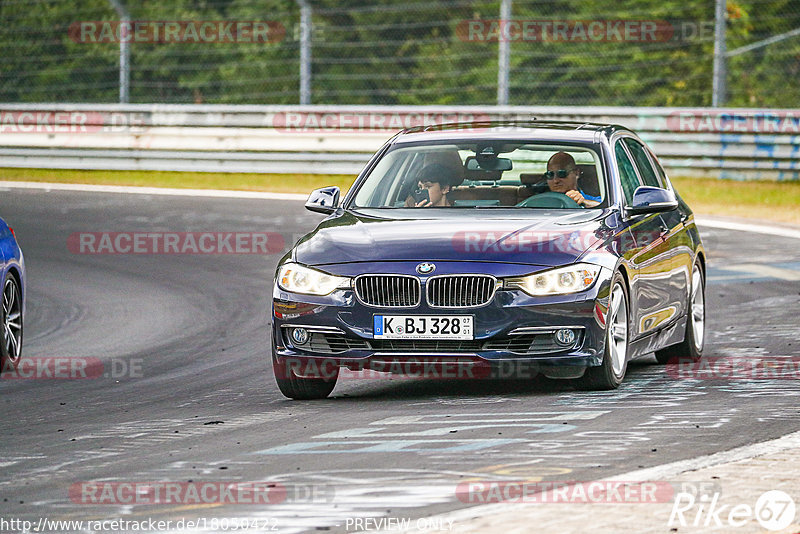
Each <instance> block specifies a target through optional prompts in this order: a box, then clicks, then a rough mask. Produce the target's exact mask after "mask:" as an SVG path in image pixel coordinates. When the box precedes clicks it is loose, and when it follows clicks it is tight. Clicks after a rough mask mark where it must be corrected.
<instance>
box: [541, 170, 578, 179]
mask: <svg viewBox="0 0 800 534" xmlns="http://www.w3.org/2000/svg"><path fill="white" fill-rule="evenodd" d="M576 170H577V169H570V170H567V169H558V170H557V171H547V172H546V173H544V177H545V178H547V179H548V180H554V179H556V178H566V177H567V176H569V173H571V172H573V171H576Z"/></svg>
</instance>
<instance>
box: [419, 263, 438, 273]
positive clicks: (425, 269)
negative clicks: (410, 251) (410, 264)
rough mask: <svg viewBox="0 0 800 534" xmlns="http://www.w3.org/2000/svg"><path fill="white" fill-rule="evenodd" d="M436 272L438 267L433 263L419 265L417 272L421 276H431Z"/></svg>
mask: <svg viewBox="0 0 800 534" xmlns="http://www.w3.org/2000/svg"><path fill="white" fill-rule="evenodd" d="M435 270H436V265H434V264H432V263H427V262H425V263H420V264H419V265H417V272H418V273H419V274H431V273H432V272H433V271H435Z"/></svg>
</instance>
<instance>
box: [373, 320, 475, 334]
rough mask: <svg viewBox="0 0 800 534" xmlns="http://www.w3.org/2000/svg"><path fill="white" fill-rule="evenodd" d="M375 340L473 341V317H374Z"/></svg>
mask: <svg viewBox="0 0 800 534" xmlns="http://www.w3.org/2000/svg"><path fill="white" fill-rule="evenodd" d="M373 320H374V326H373V332H372V333H373V335H374V336H375V339H473V328H472V321H473V317H472V316H471V315H374V316H373Z"/></svg>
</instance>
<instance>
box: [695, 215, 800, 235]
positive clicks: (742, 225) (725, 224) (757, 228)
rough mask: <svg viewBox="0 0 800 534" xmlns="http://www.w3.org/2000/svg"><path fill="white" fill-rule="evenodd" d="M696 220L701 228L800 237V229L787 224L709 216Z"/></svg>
mask: <svg viewBox="0 0 800 534" xmlns="http://www.w3.org/2000/svg"><path fill="white" fill-rule="evenodd" d="M695 222H696V223H697V225H698V226H700V227H701V228H702V227H707V228H721V229H723V230H734V231H737V232H750V233H753V234H768V235H776V236H781V237H791V238H792V239H800V230H795V229H792V228H787V227H785V226H766V225H764V224H754V223H746V222H733V221H725V220H721V219H710V218H707V217H696V218H695Z"/></svg>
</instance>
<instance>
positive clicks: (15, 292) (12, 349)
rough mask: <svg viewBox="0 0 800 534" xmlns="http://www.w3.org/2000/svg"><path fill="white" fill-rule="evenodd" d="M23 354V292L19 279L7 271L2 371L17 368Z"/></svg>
mask: <svg viewBox="0 0 800 534" xmlns="http://www.w3.org/2000/svg"><path fill="white" fill-rule="evenodd" d="M21 355H22V293H21V292H20V289H19V283H17V279H16V278H14V276H13V275H12V274H11V273H7V274H6V277H5V280H3V305H2V308H0V365H1V366H2V368H0V371H5V370H6V369H8V368H11V369H16V367H17V364H18V363H19V359H20V357H21Z"/></svg>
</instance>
